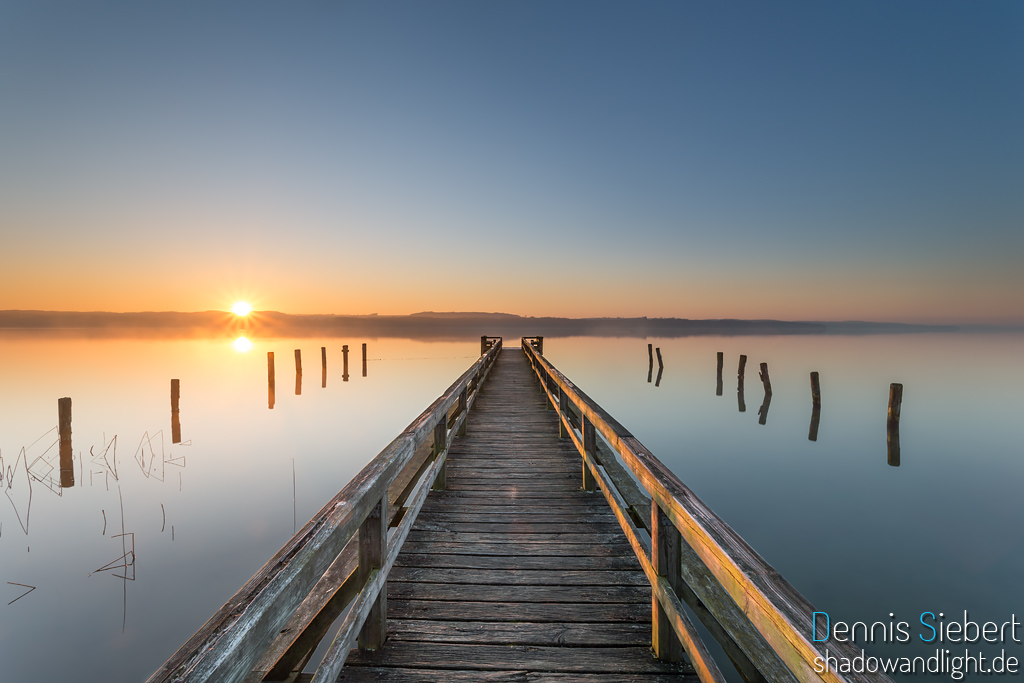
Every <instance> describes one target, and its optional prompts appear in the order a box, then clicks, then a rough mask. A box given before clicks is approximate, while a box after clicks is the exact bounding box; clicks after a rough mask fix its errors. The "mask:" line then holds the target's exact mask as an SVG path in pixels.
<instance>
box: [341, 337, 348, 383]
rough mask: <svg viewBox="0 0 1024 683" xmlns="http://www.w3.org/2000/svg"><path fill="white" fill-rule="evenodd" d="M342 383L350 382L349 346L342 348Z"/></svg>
mask: <svg viewBox="0 0 1024 683" xmlns="http://www.w3.org/2000/svg"><path fill="white" fill-rule="evenodd" d="M341 381H342V382H347V381H348V344H345V345H344V346H342V347H341Z"/></svg>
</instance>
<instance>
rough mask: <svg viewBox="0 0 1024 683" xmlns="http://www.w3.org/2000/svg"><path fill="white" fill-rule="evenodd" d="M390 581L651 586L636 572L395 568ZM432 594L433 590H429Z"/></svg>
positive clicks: (485, 584) (515, 584) (449, 583)
mask: <svg viewBox="0 0 1024 683" xmlns="http://www.w3.org/2000/svg"><path fill="white" fill-rule="evenodd" d="M388 581H389V582H392V584H398V583H444V584H448V585H456V584H478V585H482V586H647V585H648V584H647V578H646V577H645V576H644V575H643V574H642V573H640V572H638V571H637V570H636V564H635V563H634V566H632V567H630V568H629V569H628V570H626V571H609V570H589V569H587V570H580V569H564V568H559V569H466V568H458V569H455V568H449V569H437V568H426V567H395V568H394V569H392V570H391V573H390V574H389V575H388ZM428 590H429V589H428Z"/></svg>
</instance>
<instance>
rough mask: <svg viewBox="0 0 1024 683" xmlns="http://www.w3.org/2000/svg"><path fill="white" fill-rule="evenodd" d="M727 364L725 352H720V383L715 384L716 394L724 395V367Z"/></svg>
mask: <svg viewBox="0 0 1024 683" xmlns="http://www.w3.org/2000/svg"><path fill="white" fill-rule="evenodd" d="M724 365H725V354H724V353H722V352H721V351H719V352H718V383H717V385H716V386H715V396H721V395H722V367H723V366H724Z"/></svg>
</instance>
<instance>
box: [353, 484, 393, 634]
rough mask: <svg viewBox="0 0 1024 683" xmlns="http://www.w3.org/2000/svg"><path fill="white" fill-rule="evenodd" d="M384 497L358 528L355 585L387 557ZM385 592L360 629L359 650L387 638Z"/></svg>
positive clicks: (366, 579) (386, 510)
mask: <svg viewBox="0 0 1024 683" xmlns="http://www.w3.org/2000/svg"><path fill="white" fill-rule="evenodd" d="M388 519H389V518H388V497H387V494H385V495H383V496H382V497H381V499H380V500H379V501H377V504H376V505H374V506H373V509H372V510H370V514H369V515H367V517H366V519H365V520H363V524H362V526H360V527H359V565H358V572H359V574H358V576H359V582H360V583H363V584H365V583H366V582H367V581H368V580H369V577H370V573H371V572H373V571H375V570H380V568H381V567H382V566H383V565H384V560H385V558H386V557H387V555H388ZM387 604H388V602H387V591H386V590H381V592H380V594H379V595H378V596H377V597H376V599H375V600H374V601H373V605H372V606H371V607H370V611H369V614H368V615H367V618H366V621H365V622H364V623H363V627H362V630H361V631H360V632H359V647H362V648H367V649H370V650H376V649H377V648H380V647H383V646H384V641H385V639H387V635H388V628H387Z"/></svg>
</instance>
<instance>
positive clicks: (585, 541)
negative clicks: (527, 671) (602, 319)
mask: <svg viewBox="0 0 1024 683" xmlns="http://www.w3.org/2000/svg"><path fill="white" fill-rule="evenodd" d="M519 358H520V360H519V361H518V363H515V362H509V361H502V364H501V365H500V366H499V367H500V370H499V372H500V373H501V375H500V376H501V380H500V381H499V382H498V383H495V384H488V385H487V386H486V387H485V390H484V392H483V396H482V398H481V402H480V403H479V404H478V405H477V406H476V408H475V409H474V410H473V412H472V413H471V417H472V419H473V425H472V426H471V428H470V429H469V430H468V431H467V434H468V436H467V437H458V438H455V439H453V441H452V442H451V444H450V445H449V452H450V453H452V454H458V458H459V459H458V461H457V462H453V464H452V465H451V467H450V472H449V473H448V490H446V491H443V492H432V493H431V494H430V496H429V500H428V501H427V502H426V503H425V504H424V508H423V509H424V511H425V512H424V513H423V515H421V516H419V517H418V518H417V521H416V525H415V528H414V529H413V530H412V531H411V532H410V534H409V537H408V540H407V541H406V543H405V544H404V546H403V550H402V554H401V555H400V557H399V558H398V559H397V560H396V567H395V569H393V570H392V571H391V573H390V574H389V582H388V583H389V587H388V590H389V598H388V604H389V618H390V619H391V620H392V621H391V623H392V625H394V624H395V623H399V622H406V623H407V626H403V627H402V629H403V630H402V633H401V634H398V633H397V632H394V631H393V632H392V637H391V639H389V641H388V644H387V645H386V646H385V648H384V649H383V650H380V651H378V652H373V653H371V652H360V653H352V654H351V655H350V656H349V660H348V662H347V663H346V669H345V670H344V671H343V675H344V676H351V675H352V672H353V671H355V670H356V669H359V668H363V667H367V668H371V667H372V668H373V669H374V670H375V671H376V672H377V673H376V675H377V677H378V679H381V680H390V679H391V673H393V672H396V671H397V670H405V671H406V672H409V671H412V670H414V667H426V668H420V669H419V670H420V671H421V672H422V674H423V676H424V678H423V680H430V678H429V676H430V675H431V672H436V671H437V667H438V666H444V667H445V673H452V674H453V675H454V674H456V673H457V672H458V671H459V670H460V667H463V668H462V669H461V670H463V671H465V668H464V667H465V666H466V661H467V659H466V658H461V659H460V658H459V657H458V656H456V655H454V654H451V655H445V656H442V659H443V660H444V661H445V662H446V663H445V664H443V665H439V664H438V663H437V661H435V660H433V659H431V660H423V659H422V658H421V655H420V654H415V653H414V652H413V651H414V650H415V649H416V648H422V647H423V646H424V645H426V646H429V649H430V651H431V652H435V653H436V652H445V651H446V649H447V648H450V647H453V646H472V645H473V644H480V645H486V644H488V643H498V644H499V645H500V648H499V651H500V653H501V656H502V657H507V656H509V650H510V649H514V648H510V647H509V645H516V644H519V645H529V646H531V647H540V648H551V647H554V649H556V650H560V651H559V652H557V653H555V654H553V655H545V656H544V657H542V658H541V659H540V660H535V661H534V662H533V664H532V665H531V668H536V667H539V668H543V669H547V672H546V673H549V674H558V671H560V670H561V669H560V667H562V666H563V664H562V663H561V662H564V661H571V662H575V664H574V665H573V666H574V667H575V668H573V669H572V671H574V672H578V673H579V675H580V680H587V679H586V678H585V677H586V676H589V675H591V674H590V673H587V672H591V671H593V670H594V667H595V666H596V667H597V668H600V667H601V666H604V665H603V664H601V663H600V660H598V661H597V663H596V664H595V663H594V662H591V661H589V660H590V657H589V656H588V654H587V653H586V652H584V650H583V649H584V648H586V647H588V646H590V645H593V644H600V645H602V646H604V647H602V648H600V649H601V650H602V651H603V653H604V654H605V655H606V656H609V657H611V656H613V655H614V658H615V659H616V661H617V664H616V665H615V666H614V668H611V669H608V671H614V672H615V675H617V679H618V680H627V679H625V678H623V677H624V676H629V675H631V674H630V672H629V669H630V667H632V666H634V664H635V662H633V663H631V660H630V659H629V657H626V658H623V656H622V655H623V654H624V653H626V652H627V651H628V650H629V649H630V648H636V650H637V652H642V653H643V655H644V656H643V661H644V665H645V666H650V665H651V664H652V663H654V664H655V666H663V665H658V664H657V663H656V662H655V660H653V659H652V658H651V657H650V654H649V651H648V650H647V648H646V643H648V642H649V638H650V626H649V614H650V595H651V592H650V590H651V589H650V586H649V584H648V582H647V579H646V578H645V577H644V574H643V573H642V572H641V571H639V567H638V566H637V562H636V559H635V557H631V553H632V551H631V549H630V547H629V545H628V544H627V543H626V542H625V541H624V539H623V537H622V535H621V532H620V531H619V530H618V529H617V528H616V524H615V523H614V520H615V518H614V516H613V515H612V514H610V511H609V510H608V508H607V506H601V505H600V504H599V503H600V500H601V497H600V496H597V497H595V496H594V495H593V494H592V493H585V492H583V491H581V490H580V488H581V486H582V482H583V477H582V476H581V475H582V472H581V468H580V467H579V466H578V465H577V466H576V467H575V468H572V470H570V471H566V469H565V467H564V464H567V463H572V462H576V463H578V462H579V460H578V459H577V458H578V456H576V455H575V453H574V451H573V448H572V443H574V440H575V439H583V438H585V436H583V432H584V431H585V430H584V429H582V428H583V427H584V425H583V424H582V423H581V421H580V420H578V419H576V420H574V416H573V415H572V414H571V411H567V412H565V413H563V414H562V415H560V419H559V420H558V421H557V422H563V425H564V427H565V429H566V430H567V432H571V434H569V433H567V434H566V436H571V437H572V439H565V440H562V441H559V440H558V438H557V431H555V430H556V424H557V422H553V421H551V420H550V419H538V418H537V416H540V415H542V413H541V412H540V411H541V410H543V408H542V406H543V405H544V403H543V402H542V401H540V400H537V398H536V397H537V394H536V393H535V389H534V388H533V386H535V385H533V386H531V382H530V380H529V378H530V376H531V374H530V372H529V368H527V367H524V365H523V363H522V356H519ZM523 392H525V393H523ZM549 415H550V413H549ZM541 435H543V436H541ZM522 462H529V463H531V464H530V465H526V466H524V467H519V466H518V464H519V463H522ZM532 463H538V464H536V465H535V464H532ZM540 465H546V467H545V468H544V470H543V471H540V470H539V466H540ZM531 467H532V468H533V470H532V471H531ZM573 470H574V471H573ZM538 474H539V475H541V476H539V477H538V476H537V475H538ZM559 477H564V481H565V482H567V484H566V485H561V484H559V485H552V484H551V481H552V479H553V478H554V479H555V480H557V479H558V478H559ZM567 517H568V518H567ZM423 565H425V566H423ZM470 622H485V623H486V624H487V626H484V627H478V628H473V627H472V625H471V624H470ZM421 627H422V628H421ZM623 627H624V628H623ZM406 629H407V630H406ZM543 641H547V642H543ZM558 644H561V645H560V646H559V645H558ZM570 646H571V647H570ZM638 646H639V647H638ZM410 648H411V649H410ZM474 652H476V653H478V655H474V656H473V657H472V658H471V659H470V660H468V661H470V663H469V665H468V666H471V667H474V669H475V671H474V674H479V673H483V672H484V669H486V668H487V667H493V666H501V665H502V664H501V662H500V660H494V661H484V659H486V658H489V657H492V655H491V654H490V653H487V652H484V651H480V650H475V651H474ZM581 657H582V658H581ZM478 659H479V660H480V661H477V660H478ZM401 662H406V664H404V665H403V664H401ZM481 667H482V668H481ZM684 668H685V667H684ZM686 670H689V669H688V668H686ZM606 675H611V674H606ZM651 675H654V674H653V673H652V674H651ZM414 679H415V678H414ZM342 680H344V678H343V679H342ZM452 680H458V678H453V679H452ZM475 680H482V679H480V678H479V677H478V678H477V679H475ZM673 680H679V679H678V678H677V677H674V678H673ZM691 680H692V675H691Z"/></svg>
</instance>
